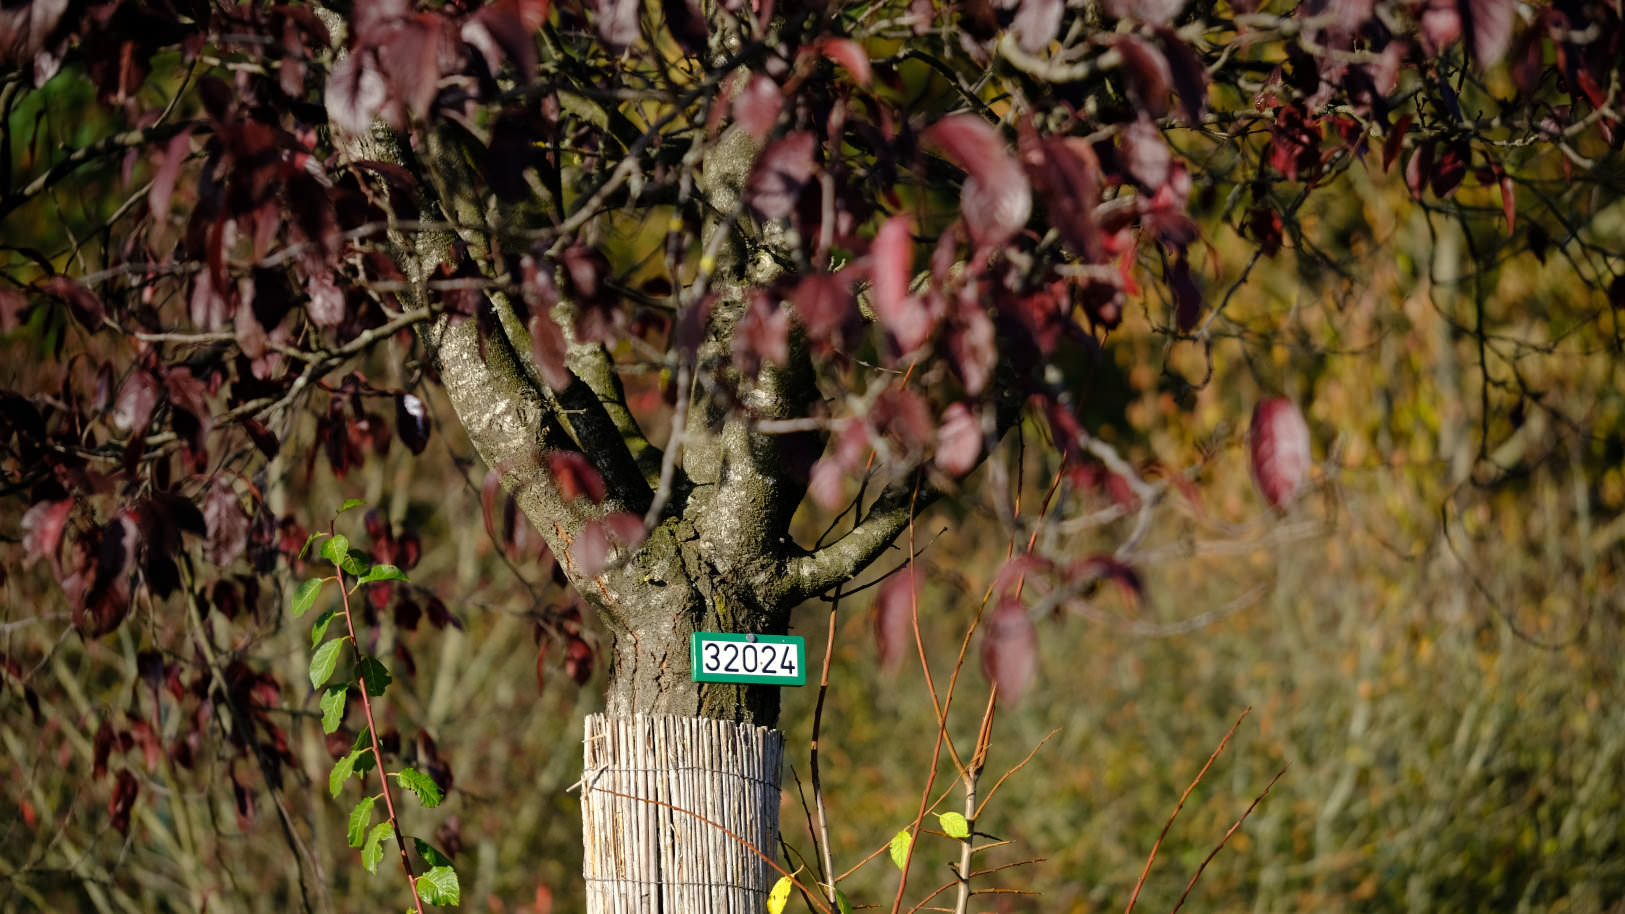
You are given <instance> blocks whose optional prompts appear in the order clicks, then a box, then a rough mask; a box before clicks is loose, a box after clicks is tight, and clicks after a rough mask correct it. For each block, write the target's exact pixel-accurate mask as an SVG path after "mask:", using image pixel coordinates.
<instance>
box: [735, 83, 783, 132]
mask: <svg viewBox="0 0 1625 914" xmlns="http://www.w3.org/2000/svg"><path fill="white" fill-rule="evenodd" d="M783 105H784V96H783V94H782V93H781V92H780V91H779V84H778V83H776V82H774V81H773V80H772V79H771V78H770V77H768V76H765V75H763V74H761V73H757V74H755V75H753V76H751V77H750V79H748V80H746V81H745V85H744V87H743V88H741V89H740V90H739V94H738V95H736V96H735V97H734V100H733V113H734V120H735V121H737V122H738V123H739V126H741V127H744V128H745V130H746V131H747V132H749V133H750V135H751V136H753V137H755V138H756V139H757V141H758V142H760V141H762V140H765V139H767V135H768V134H770V133H772V132H773V125H774V124H776V123H778V120H779V109H780V108H782V107H783Z"/></svg>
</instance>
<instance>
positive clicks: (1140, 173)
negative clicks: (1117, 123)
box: [1120, 118, 1173, 192]
mask: <svg viewBox="0 0 1625 914" xmlns="http://www.w3.org/2000/svg"><path fill="white" fill-rule="evenodd" d="M1120 156H1121V159H1122V162H1123V167H1124V169H1126V170H1127V171H1128V173H1129V174H1130V175H1131V176H1133V178H1134V180H1136V181H1139V182H1140V184H1141V186H1143V187H1144V188H1145V189H1146V190H1148V191H1152V192H1155V191H1156V190H1157V189H1158V188H1160V187H1162V185H1163V184H1165V183H1167V181H1168V168H1169V166H1170V165H1171V164H1172V163H1173V155H1172V153H1170V152H1169V151H1168V144H1167V143H1166V142H1164V141H1163V139H1162V131H1161V130H1158V129H1157V125H1156V124H1154V123H1152V122H1151V120H1150V119H1149V118H1141V119H1139V120H1137V121H1135V122H1134V123H1132V124H1129V125H1128V126H1127V127H1125V128H1123V134H1122V152H1121V154H1120Z"/></svg>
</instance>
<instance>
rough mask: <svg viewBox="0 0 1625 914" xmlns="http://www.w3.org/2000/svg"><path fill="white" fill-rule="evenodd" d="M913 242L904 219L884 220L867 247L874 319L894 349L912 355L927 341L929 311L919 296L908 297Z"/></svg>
mask: <svg viewBox="0 0 1625 914" xmlns="http://www.w3.org/2000/svg"><path fill="white" fill-rule="evenodd" d="M913 255H914V241H913V238H912V237H911V236H910V231H909V219H908V217H907V216H893V217H892V218H890V219H887V220H886V222H885V224H884V225H882V226H881V227H880V231H878V232H876V233H875V240H874V242H873V243H871V244H870V246H869V281H870V283H871V287H872V289H873V293H874V308H875V317H877V318H878V319H879V320H880V324H881V326H883V327H885V328H886V330H887V331H889V332H890V333H891V335H892V336H893V337H894V338H895V339H896V340H897V348H898V349H900V350H902V351H903V352H905V353H907V352H913V351H914V350H915V349H918V348H919V347H920V346H921V345H922V344H924V343H925V341H926V340H927V339H928V338H930V336H931V330H932V320H931V312H930V310H929V309H927V308H926V306H925V303H924V302H922V301H921V300H920V299H919V298H918V297H916V296H912V295H910V294H908V284H909V278H910V273H911V271H912V269H913V266H914V264H913V260H914V256H913Z"/></svg>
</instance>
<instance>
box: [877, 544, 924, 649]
mask: <svg viewBox="0 0 1625 914" xmlns="http://www.w3.org/2000/svg"><path fill="white" fill-rule="evenodd" d="M916 587H917V585H916V581H915V576H914V571H913V569H912V568H905V569H903V570H902V571H899V572H896V573H895V574H893V575H892V576H891V577H889V578H887V579H886V580H884V581H881V582H880V588H879V590H878V592H877V593H876V594H875V609H874V613H875V621H874V624H875V652H876V653H877V654H879V655H880V668H881V669H882V670H885V671H886V672H888V673H890V672H894V671H896V669H897V665H898V663H900V662H901V661H902V659H903V654H904V651H905V649H906V648H907V647H908V646H909V643H910V642H911V641H913V640H914V639H913V628H914V626H913V621H914V607H915V600H916V599H917V594H916Z"/></svg>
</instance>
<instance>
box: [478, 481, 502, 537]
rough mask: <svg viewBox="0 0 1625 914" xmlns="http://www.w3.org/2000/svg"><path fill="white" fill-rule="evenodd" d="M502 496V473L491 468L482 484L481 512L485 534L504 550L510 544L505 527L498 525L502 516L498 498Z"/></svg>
mask: <svg viewBox="0 0 1625 914" xmlns="http://www.w3.org/2000/svg"><path fill="white" fill-rule="evenodd" d="M501 497H502V474H501V473H499V472H497V471H496V470H489V471H487V472H486V474H485V482H484V483H482V484H481V485H480V513H481V515H482V516H483V517H484V518H485V534H486V536H489V537H490V538H491V542H493V543H496V544H497V545H498V546H499V547H501V548H503V549H504V550H506V549H507V547H508V545H509V541H508V538H507V537H506V536H504V535H503V528H502V527H500V526H499V525H498V519H499V518H500V517H501V513H500V512H501V508H500V507H499V506H498V504H497V500H498V499H500V498H501Z"/></svg>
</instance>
